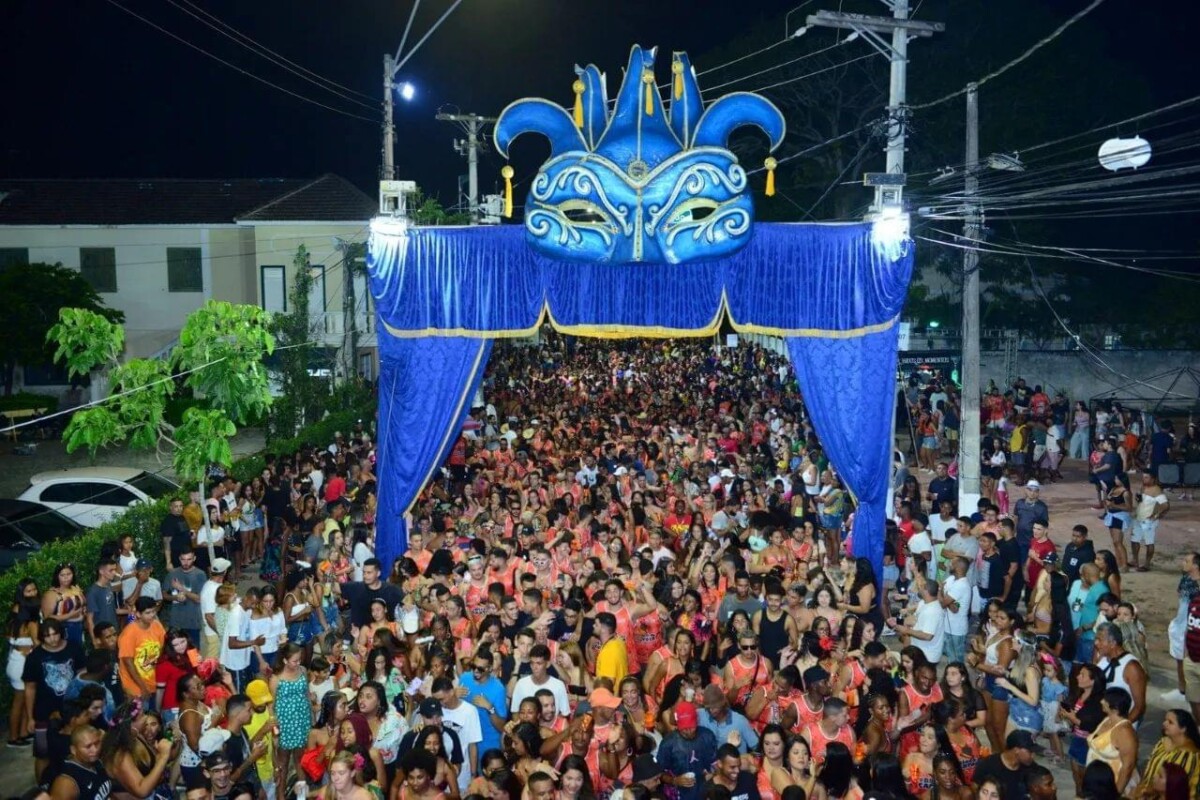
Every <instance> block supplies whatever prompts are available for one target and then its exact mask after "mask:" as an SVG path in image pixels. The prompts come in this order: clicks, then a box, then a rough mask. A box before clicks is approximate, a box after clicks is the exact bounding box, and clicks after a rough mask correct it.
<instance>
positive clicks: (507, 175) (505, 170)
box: [500, 164, 513, 219]
mask: <svg viewBox="0 0 1200 800" xmlns="http://www.w3.org/2000/svg"><path fill="white" fill-rule="evenodd" d="M500 174H501V175H502V176H504V216H506V217H508V218H509V219H511V218H512V212H513V201H512V179H513V168H512V167H510V166H509V165H508V164H505V165H504V166H503V167H501V168H500Z"/></svg>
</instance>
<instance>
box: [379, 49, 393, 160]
mask: <svg viewBox="0 0 1200 800" xmlns="http://www.w3.org/2000/svg"><path fill="white" fill-rule="evenodd" d="M395 75H396V67H395V60H394V59H393V58H392V54H391V53H384V54H383V161H382V166H381V167H380V168H379V180H381V181H390V180H392V179H393V178H395V177H396V169H395V167H394V166H393V163H392V152H393V150H394V149H395V144H396V142H395V140H396V128H395V127H394V126H393V125H392V80H393V78H394V77H395Z"/></svg>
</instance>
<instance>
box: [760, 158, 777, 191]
mask: <svg viewBox="0 0 1200 800" xmlns="http://www.w3.org/2000/svg"><path fill="white" fill-rule="evenodd" d="M763 166H764V167H766V168H767V191H766V194H767V197H774V196H775V167H777V166H779V162H778V161H776V160H775V159H773V158H771V157H770V156H768V157H767V160H766V161H764V162H763Z"/></svg>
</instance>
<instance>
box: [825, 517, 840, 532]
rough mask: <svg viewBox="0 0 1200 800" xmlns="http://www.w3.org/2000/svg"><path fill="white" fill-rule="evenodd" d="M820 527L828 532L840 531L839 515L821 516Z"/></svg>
mask: <svg viewBox="0 0 1200 800" xmlns="http://www.w3.org/2000/svg"><path fill="white" fill-rule="evenodd" d="M821 527H822V528H825V529H826V530H830V531H837V530H841V529H842V515H841V514H821Z"/></svg>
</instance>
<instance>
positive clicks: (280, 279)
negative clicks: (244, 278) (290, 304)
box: [260, 265, 287, 314]
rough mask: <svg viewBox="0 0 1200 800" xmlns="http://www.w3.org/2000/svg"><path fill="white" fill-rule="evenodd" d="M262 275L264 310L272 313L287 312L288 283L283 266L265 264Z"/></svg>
mask: <svg viewBox="0 0 1200 800" xmlns="http://www.w3.org/2000/svg"><path fill="white" fill-rule="evenodd" d="M260 275H261V278H260V280H261V281H262V286H261V290H262V291H261V294H262V307H263V311H268V312H270V313H272V314H286V313H287V283H286V281H285V273H284V268H283V266H282V265H264V266H263V267H262V268H261V273H260Z"/></svg>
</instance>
